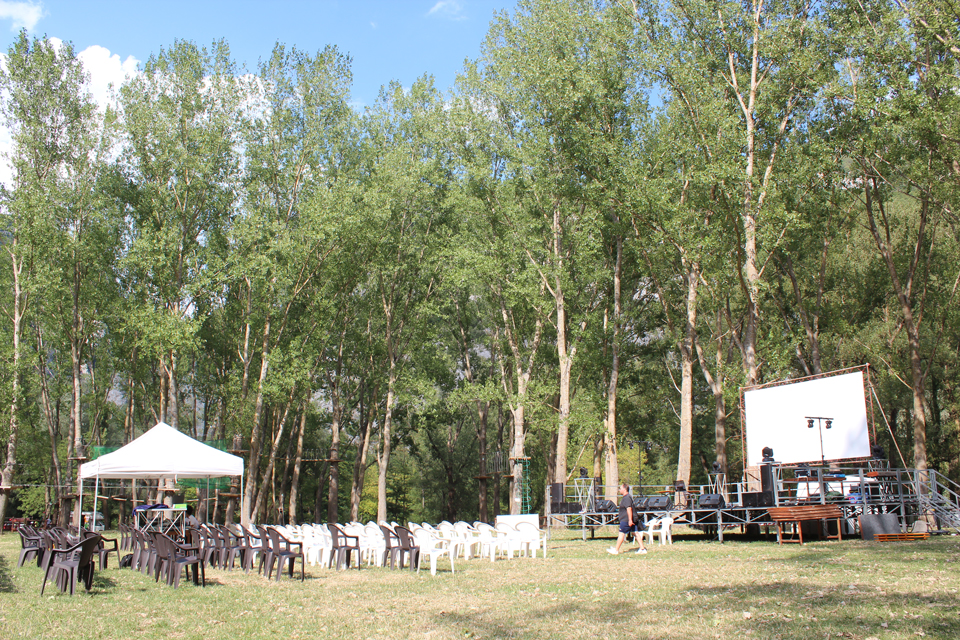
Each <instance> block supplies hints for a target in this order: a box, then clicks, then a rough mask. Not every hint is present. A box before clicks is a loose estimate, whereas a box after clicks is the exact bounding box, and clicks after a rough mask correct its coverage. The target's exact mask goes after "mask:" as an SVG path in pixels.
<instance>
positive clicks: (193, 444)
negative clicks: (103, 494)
mask: <svg viewBox="0 0 960 640" xmlns="http://www.w3.org/2000/svg"><path fill="white" fill-rule="evenodd" d="M223 476H240V477H241V481H240V486H241V487H242V486H243V480H242V478H243V458H241V457H239V456H235V455H232V454H229V453H226V452H225V451H220V450H219V449H214V448H213V447H211V446H209V445H205V444H203V443H202V442H200V441H199V440H194V439H193V438H191V437H190V436H188V435H186V434H185V433H181V432H179V431H177V430H176V429H174V428H173V427H171V426H170V425H168V424H165V423H163V422H159V423H157V425H156V426H155V427H153V428H152V429H150V430H149V431H147V432H146V433H144V434H143V435H142V436H140V437H139V438H137V439H135V440H134V441H133V442H131V443H130V444H128V445H126V446H124V447H121V448H120V449H117V450H116V451H114V452H113V453H108V454H106V455H102V456H100V457H99V458H97V459H96V460H92V461H90V462H87V463H86V464H83V465H81V466H80V497H81V500H82V498H83V481H84V480H86V479H88V478H94V479H95V481H96V490H95V495H96V492H99V490H100V479H101V478H104V479H131V480H132V479H140V478H145V479H172V480H174V481H176V480H177V479H179V478H220V477H223ZM241 500H242V496H241ZM94 511H96V498H94Z"/></svg>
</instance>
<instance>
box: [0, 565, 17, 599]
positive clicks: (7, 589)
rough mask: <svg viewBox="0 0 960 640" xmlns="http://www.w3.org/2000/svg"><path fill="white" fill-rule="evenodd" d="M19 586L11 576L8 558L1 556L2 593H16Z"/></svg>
mask: <svg viewBox="0 0 960 640" xmlns="http://www.w3.org/2000/svg"><path fill="white" fill-rule="evenodd" d="M16 592H17V586H16V585H15V584H14V583H13V578H12V577H11V576H10V564H9V563H8V562H7V559H6V558H4V557H3V556H0V593H16Z"/></svg>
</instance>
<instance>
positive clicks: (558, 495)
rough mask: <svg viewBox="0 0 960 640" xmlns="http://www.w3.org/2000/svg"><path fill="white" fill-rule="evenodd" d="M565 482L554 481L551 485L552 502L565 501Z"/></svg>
mask: <svg viewBox="0 0 960 640" xmlns="http://www.w3.org/2000/svg"><path fill="white" fill-rule="evenodd" d="M563 500H564V495H563V483H562V482H554V483H552V484H551V485H550V502H563Z"/></svg>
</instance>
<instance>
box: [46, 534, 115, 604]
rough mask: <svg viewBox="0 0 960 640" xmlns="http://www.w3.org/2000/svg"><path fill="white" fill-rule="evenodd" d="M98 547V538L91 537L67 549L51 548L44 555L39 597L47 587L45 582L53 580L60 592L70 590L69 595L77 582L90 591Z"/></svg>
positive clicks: (95, 536) (96, 536)
mask: <svg viewBox="0 0 960 640" xmlns="http://www.w3.org/2000/svg"><path fill="white" fill-rule="evenodd" d="M99 546H100V536H99V535H97V534H93V535H92V536H90V537H88V538H85V539H84V540H81V541H80V542H78V543H77V544H75V545H73V546H72V547H69V548H67V549H61V548H53V549H50V550H48V551H47V553H46V554H44V558H43V564H44V567H43V583H42V584H41V585H40V595H41V596H42V595H43V590H44V589H45V588H46V586H47V580H49V579H51V578H52V579H54V580H55V581H56V583H57V585H58V586H59V587H60V590H61V591H63V592H66V591H67V590H68V589H69V590H70V595H71V596H72V595H73V593H74V589H75V587H76V584H77V582H78V581H80V580H83V584H84V587H85V588H86V590H87V591H90V587H91V586H92V584H93V570H94V563H93V559H94V557H95V556H96V554H97V550H98V548H99Z"/></svg>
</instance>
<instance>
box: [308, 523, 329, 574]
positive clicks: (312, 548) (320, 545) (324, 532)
mask: <svg viewBox="0 0 960 640" xmlns="http://www.w3.org/2000/svg"><path fill="white" fill-rule="evenodd" d="M331 553H333V538H332V537H331V536H330V530H329V529H327V525H325V524H315V525H313V526H312V527H311V528H310V533H309V534H305V535H304V540H303V554H304V556H305V557H306V559H307V561H308V562H309V563H310V564H311V565H313V566H316V565H318V564H319V565H320V566H321V567H329V566H330V554H331Z"/></svg>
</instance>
